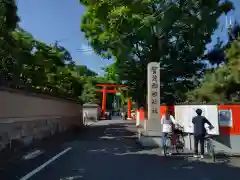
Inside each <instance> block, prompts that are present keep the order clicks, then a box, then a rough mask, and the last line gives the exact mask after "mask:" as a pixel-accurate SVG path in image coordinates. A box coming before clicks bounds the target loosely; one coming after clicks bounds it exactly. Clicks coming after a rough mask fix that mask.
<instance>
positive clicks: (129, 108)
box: [96, 84, 132, 119]
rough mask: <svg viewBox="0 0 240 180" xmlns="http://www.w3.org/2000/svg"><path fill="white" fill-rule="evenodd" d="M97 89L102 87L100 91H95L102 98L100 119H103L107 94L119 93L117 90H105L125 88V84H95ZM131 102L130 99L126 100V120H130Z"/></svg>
mask: <svg viewBox="0 0 240 180" xmlns="http://www.w3.org/2000/svg"><path fill="white" fill-rule="evenodd" d="M96 86H98V87H102V89H101V90H97V91H98V92H101V93H102V94H103V98H102V119H104V118H105V117H104V114H105V112H106V104H107V93H117V92H120V91H119V90H117V89H107V88H108V87H112V88H117V87H127V85H125V84H96ZM131 105H132V102H131V99H130V98H128V119H131V109H132V107H131Z"/></svg>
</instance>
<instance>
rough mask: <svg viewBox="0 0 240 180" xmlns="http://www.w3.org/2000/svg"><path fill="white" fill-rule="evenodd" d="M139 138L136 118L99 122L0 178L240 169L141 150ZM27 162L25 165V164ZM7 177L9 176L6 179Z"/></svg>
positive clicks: (234, 176)
mask: <svg viewBox="0 0 240 180" xmlns="http://www.w3.org/2000/svg"><path fill="white" fill-rule="evenodd" d="M136 138H137V136H136V127H135V122H132V121H121V120H109V121H99V122H97V123H94V124H92V125H91V126H90V127H89V128H88V129H87V130H86V132H84V133H79V134H75V136H74V137H73V138H71V139H68V141H67V142H64V143H62V144H61V146H56V147H55V149H54V150H53V149H52V150H48V151H49V153H48V152H47V151H45V152H46V153H45V154H43V155H41V156H39V157H36V159H34V160H30V161H29V162H28V161H24V162H18V164H19V165H21V163H22V168H21V172H20V170H19V168H18V169H17V168H16V167H14V166H13V167H12V168H11V169H10V170H9V171H11V173H8V174H7V173H6V174H5V177H3V176H1V178H0V179H7V180H11V179H13V180H14V179H18V180H28V179H29V180H43V179H44V180H45V179H46V180H48V179H49V180H78V179H79V180H82V179H83V180H97V179H101V180H133V179H137V180H160V179H163V180H176V179H194V180H226V179H228V178H231V180H238V179H239V175H238V174H239V170H240V169H239V167H236V166H235V165H237V164H239V162H238V161H237V162H235V164H231V163H229V162H224V163H211V162H205V161H196V160H194V159H192V158H189V157H185V156H172V157H163V156H162V155H161V154H160V150H159V149H144V148H142V147H141V146H140V145H139V144H137V143H136ZM53 152H54V153H53ZM49 160H50V161H49ZM23 164H25V166H26V168H23ZM43 165H44V167H43V168H41V167H42V166H43ZM45 165H46V166H45ZM18 167H19V166H18ZM39 167H40V168H39ZM36 169H37V170H36ZM33 170H36V171H33ZM32 172H33V173H32ZM7 175H9V176H8V177H6V176H7ZM2 177H3V178H2Z"/></svg>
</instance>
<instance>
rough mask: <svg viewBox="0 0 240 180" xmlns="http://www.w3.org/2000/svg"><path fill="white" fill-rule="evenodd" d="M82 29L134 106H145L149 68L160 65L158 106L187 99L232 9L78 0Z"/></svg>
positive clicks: (197, 1) (199, 1) (215, 3)
mask: <svg viewBox="0 0 240 180" xmlns="http://www.w3.org/2000/svg"><path fill="white" fill-rule="evenodd" d="M80 2H81V3H82V4H84V5H85V6H86V12H85V14H84V16H83V18H82V23H81V30H82V31H83V32H84V33H85V37H86V38H87V39H88V41H89V43H90V44H91V46H92V47H93V49H94V51H95V52H96V53H97V54H99V55H101V56H102V57H104V58H114V59H115V63H114V69H115V70H114V71H115V72H116V74H118V76H119V79H120V80H121V81H125V82H126V83H127V84H128V85H129V93H130V96H132V97H133V98H134V99H136V101H137V103H138V104H141V105H145V104H146V103H145V102H146V94H147V92H146V81H147V64H148V63H149V62H153V61H154V62H160V64H161V102H162V103H164V102H168V103H174V102H176V101H184V100H186V98H187V96H186V92H188V91H189V90H192V89H194V88H195V87H196V86H199V84H200V83H201V81H199V80H200V79H201V78H202V77H203V75H204V72H205V71H204V69H205V65H204V64H203V62H202V56H203V54H204V52H205V50H206V44H208V43H210V42H211V36H212V34H213V32H214V31H215V30H216V29H217V28H218V22H217V20H218V18H219V17H220V16H221V15H222V14H226V13H228V12H229V11H230V10H231V9H232V8H233V5H232V3H231V2H229V1H224V2H222V1H220V0H188V1H186V0H178V1H177V0H176V1H165V0H134V1H123V0H118V1H116V0H101V1H98V0H95V1H93V0H80Z"/></svg>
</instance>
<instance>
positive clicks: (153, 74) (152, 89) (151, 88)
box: [145, 62, 161, 133]
mask: <svg viewBox="0 0 240 180" xmlns="http://www.w3.org/2000/svg"><path fill="white" fill-rule="evenodd" d="M147 71H148V72H147V75H148V83H147V90H148V91H147V93H148V99H147V102H148V119H147V121H146V126H145V130H146V131H152V132H155V131H160V130H161V122H160V63H157V62H151V63H149V64H148V70H147ZM155 133H158V132H155Z"/></svg>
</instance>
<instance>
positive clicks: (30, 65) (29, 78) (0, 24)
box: [0, 0, 108, 103]
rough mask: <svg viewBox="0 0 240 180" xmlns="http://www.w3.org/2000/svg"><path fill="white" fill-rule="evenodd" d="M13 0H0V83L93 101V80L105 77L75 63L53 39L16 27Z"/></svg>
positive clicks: (97, 99)
mask: <svg viewBox="0 0 240 180" xmlns="http://www.w3.org/2000/svg"><path fill="white" fill-rule="evenodd" d="M19 20H20V19H19V17H18V16H17V7H16V4H15V1H14V0H0V47H1V48H0V62H1V63H0V85H1V86H5V87H10V88H17V89H22V90H24V91H30V92H36V93H44V94H48V95H51V96H55V97H59V98H64V99H71V100H74V101H77V102H81V103H96V102H99V101H100V98H101V97H100V94H99V93H98V92H96V88H95V84H96V83H101V82H105V83H107V82H108V78H106V77H100V76H98V74H97V73H96V72H94V71H92V70H90V69H89V68H88V67H86V66H84V65H76V64H75V61H74V60H73V59H72V56H71V54H70V52H69V51H68V50H67V49H66V48H65V47H63V46H61V45H60V44H59V43H57V42H53V43H52V44H51V45H48V44H46V43H44V42H41V41H39V40H37V39H35V38H34V37H33V36H32V35H31V34H30V33H28V32H26V31H25V30H24V29H22V28H21V27H19V25H18V22H19Z"/></svg>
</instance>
